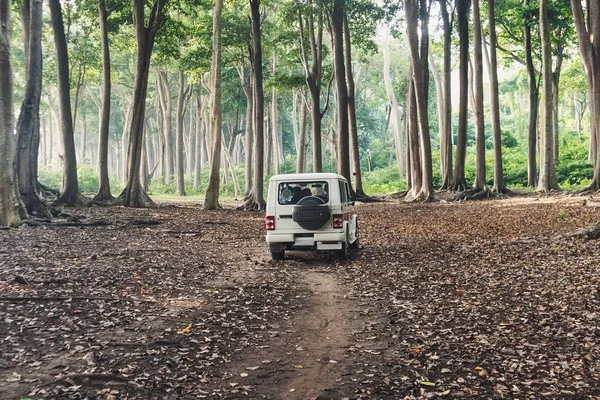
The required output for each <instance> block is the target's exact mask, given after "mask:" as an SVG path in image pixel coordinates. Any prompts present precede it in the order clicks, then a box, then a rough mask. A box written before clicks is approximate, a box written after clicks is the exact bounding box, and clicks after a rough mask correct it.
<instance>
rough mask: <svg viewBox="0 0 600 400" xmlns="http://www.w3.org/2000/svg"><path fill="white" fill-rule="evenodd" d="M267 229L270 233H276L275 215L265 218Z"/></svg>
mask: <svg viewBox="0 0 600 400" xmlns="http://www.w3.org/2000/svg"><path fill="white" fill-rule="evenodd" d="M265 228H266V229H267V230H268V231H274V230H275V217H274V216H273V215H267V216H266V217H265Z"/></svg>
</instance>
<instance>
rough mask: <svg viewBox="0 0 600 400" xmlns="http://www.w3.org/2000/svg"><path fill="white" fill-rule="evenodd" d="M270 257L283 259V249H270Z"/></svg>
mask: <svg viewBox="0 0 600 400" xmlns="http://www.w3.org/2000/svg"><path fill="white" fill-rule="evenodd" d="M271 258H272V259H273V261H281V260H283V259H285V250H281V251H271Z"/></svg>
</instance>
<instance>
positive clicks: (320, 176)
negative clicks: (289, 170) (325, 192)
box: [270, 172, 346, 181]
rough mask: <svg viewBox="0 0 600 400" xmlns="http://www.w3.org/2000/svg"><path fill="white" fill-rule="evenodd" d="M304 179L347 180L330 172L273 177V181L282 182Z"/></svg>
mask: <svg viewBox="0 0 600 400" xmlns="http://www.w3.org/2000/svg"><path fill="white" fill-rule="evenodd" d="M303 179H342V180H344V181H345V180H346V178H344V177H343V176H342V175H339V174H333V173H329V172H313V173H306V174H281V175H273V176H272V177H271V179H270V180H271V181H280V180H303Z"/></svg>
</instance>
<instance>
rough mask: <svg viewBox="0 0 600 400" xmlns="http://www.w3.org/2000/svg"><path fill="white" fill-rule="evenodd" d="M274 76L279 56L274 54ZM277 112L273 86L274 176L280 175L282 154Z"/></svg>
mask: <svg viewBox="0 0 600 400" xmlns="http://www.w3.org/2000/svg"><path fill="white" fill-rule="evenodd" d="M272 60H273V76H275V74H276V73H277V56H276V55H275V53H273V58H272ZM277 120H278V110H277V88H276V87H275V86H273V88H272V89H271V137H272V139H273V140H272V143H273V175H279V173H280V171H281V170H280V167H279V162H280V161H281V154H279V124H278V122H277Z"/></svg>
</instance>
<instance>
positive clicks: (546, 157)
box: [536, 0, 558, 192]
mask: <svg viewBox="0 0 600 400" xmlns="http://www.w3.org/2000/svg"><path fill="white" fill-rule="evenodd" d="M539 21H540V39H541V46H542V71H543V78H542V79H543V82H542V90H543V93H544V94H543V99H544V110H543V111H544V114H543V125H542V127H543V131H542V135H541V136H540V138H541V142H542V143H541V144H542V146H541V154H540V176H539V179H538V185H537V189H536V190H537V191H539V192H549V191H550V190H552V189H558V183H557V181H556V173H555V164H554V149H553V147H554V146H553V144H554V132H553V129H552V127H553V124H554V118H553V111H554V101H553V97H554V88H553V84H552V52H551V45H550V23H549V21H548V0H540V19H539Z"/></svg>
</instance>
